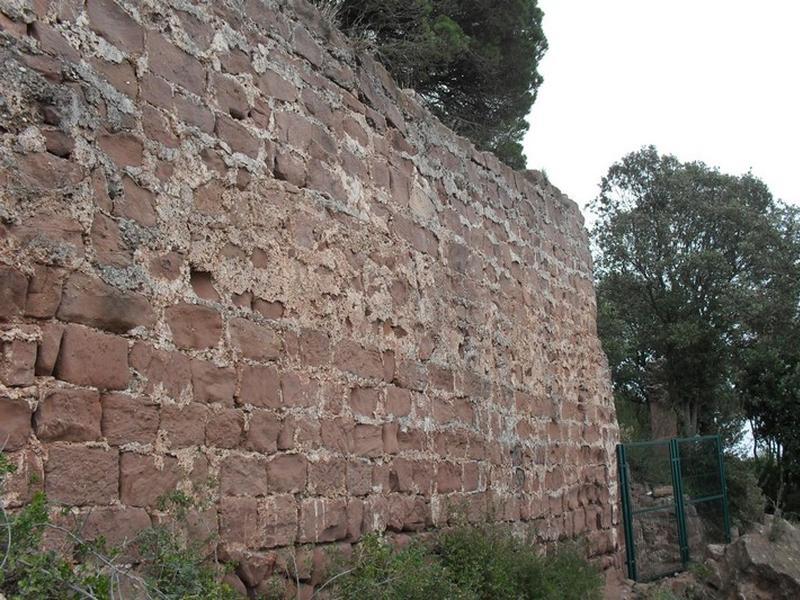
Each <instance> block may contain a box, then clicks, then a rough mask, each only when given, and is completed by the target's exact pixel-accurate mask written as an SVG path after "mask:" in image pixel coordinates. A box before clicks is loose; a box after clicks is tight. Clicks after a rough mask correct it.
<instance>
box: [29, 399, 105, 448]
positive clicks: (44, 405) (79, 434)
mask: <svg viewBox="0 0 800 600" xmlns="http://www.w3.org/2000/svg"><path fill="white" fill-rule="evenodd" d="M101 416H102V410H101V408H100V394H99V393H98V392H97V391H95V390H85V389H56V390H52V391H50V392H48V393H47V394H46V395H45V396H44V398H42V400H41V401H40V402H39V407H38V409H37V410H36V414H35V416H34V420H35V422H36V436H37V437H38V438H39V439H40V440H42V441H46V442H92V441H96V440H99V439H100V437H101V432H100V420H101Z"/></svg>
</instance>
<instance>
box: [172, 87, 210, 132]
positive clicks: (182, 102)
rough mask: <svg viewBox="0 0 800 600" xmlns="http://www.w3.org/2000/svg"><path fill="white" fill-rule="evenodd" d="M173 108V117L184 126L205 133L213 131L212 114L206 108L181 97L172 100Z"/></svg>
mask: <svg viewBox="0 0 800 600" xmlns="http://www.w3.org/2000/svg"><path fill="white" fill-rule="evenodd" d="M172 103H173V105H174V106H175V115H176V116H177V117H178V119H179V120H181V121H184V122H185V123H186V124H188V125H191V126H194V127H197V128H198V129H200V130H201V131H203V132H205V133H212V132H213V131H214V123H215V118H214V113H212V112H211V111H210V110H208V108H207V107H206V106H203V105H202V104H198V103H196V102H195V101H194V100H191V99H189V98H187V97H186V96H183V95H180V94H179V95H177V96H175V97H174V98H173V100H172Z"/></svg>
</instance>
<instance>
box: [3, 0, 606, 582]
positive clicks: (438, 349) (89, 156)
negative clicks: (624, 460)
mask: <svg viewBox="0 0 800 600" xmlns="http://www.w3.org/2000/svg"><path fill="white" fill-rule="evenodd" d="M0 29H1V30H2V32H1V33H0V127H2V129H1V130H0V132H1V133H0V136H1V137H2V144H0V163H1V164H2V168H0V198H1V199H2V202H0V361H2V363H1V364H0V441H3V442H4V448H5V452H6V453H8V455H9V457H10V459H11V461H12V462H13V463H15V464H17V465H18V466H19V467H20V468H19V470H18V473H17V474H16V475H14V476H12V477H11V478H10V479H9V480H8V481H7V485H6V499H5V500H6V503H7V505H8V506H9V507H12V508H13V507H15V506H19V505H21V504H22V503H24V502H26V501H27V500H29V499H30V497H31V494H32V493H33V492H34V491H35V490H37V489H42V490H44V491H46V492H47V494H48V495H49V497H50V498H51V500H52V501H54V502H55V503H57V504H63V505H66V506H69V507H73V509H74V511H75V512H76V513H77V514H78V515H80V514H84V513H85V514H86V515H88V516H89V520H90V521H91V526H90V530H91V531H92V532H94V533H97V534H104V535H106V536H107V537H108V538H109V539H124V535H123V533H124V532H125V531H136V530H137V529H139V528H141V527H145V526H147V524H149V523H150V522H157V520H158V518H159V515H160V512H159V509H158V500H159V498H160V497H162V496H163V495H164V494H167V493H169V492H171V491H173V490H175V489H180V490H182V491H184V492H186V493H188V494H191V495H195V496H197V497H198V498H202V499H203V500H204V501H206V503H207V505H208V508H207V509H204V510H199V509H198V510H197V511H196V513H197V514H195V515H194V519H193V522H195V523H202V524H203V527H202V528H201V529H202V530H203V531H204V532H206V533H212V534H216V535H218V536H219V551H220V552H219V555H220V556H221V557H222V558H224V559H229V560H232V561H234V562H235V563H236V564H237V565H238V567H237V571H236V574H235V577H236V578H237V579H236V580H235V581H236V583H237V585H240V586H246V587H247V588H248V589H250V590H255V591H258V590H263V589H265V588H264V586H266V585H267V584H266V580H267V579H268V578H269V576H270V575H271V574H272V572H273V570H274V571H275V572H276V573H278V574H280V568H279V565H280V564H281V559H280V556H282V555H281V554H280V552H284V550H281V549H282V548H289V547H293V548H296V551H297V552H298V553H299V554H302V555H303V556H308V557H318V554H317V553H318V552H321V551H322V550H320V548H322V549H324V548H327V547H328V546H330V545H334V546H336V547H337V548H339V549H341V550H342V551H346V550H347V548H349V547H350V545H351V544H353V543H356V542H357V541H358V540H359V539H360V538H361V537H362V536H363V535H364V534H365V533H367V532H370V531H378V532H386V533H387V535H390V536H395V537H398V536H399V537H402V536H406V535H410V534H414V533H417V532H422V531H425V530H428V529H430V528H433V527H441V526H446V525H447V524H448V523H451V522H453V520H454V519H457V518H463V517H464V516H466V518H468V519H472V520H475V521H478V520H482V519H486V518H492V519H495V520H498V521H507V522H511V523H515V524H517V525H518V526H520V527H523V526H530V527H532V528H534V529H535V531H536V532H537V535H538V537H539V539H540V540H541V541H542V543H553V542H555V541H557V540H559V539H563V538H570V537H581V538H585V539H586V540H587V550H588V552H589V553H590V555H591V556H593V557H595V559H596V560H597V561H598V562H600V563H601V564H603V565H604V566H610V565H612V564H613V563H614V562H615V561H617V560H618V548H617V544H618V541H617V533H616V526H617V518H616V509H615V508H614V504H615V498H616V485H615V483H614V472H615V471H614V464H613V461H614V453H613V450H614V445H615V443H616V441H617V438H618V430H617V425H616V420H615V415H614V411H613V402H612V397H611V389H610V384H609V378H608V372H607V366H606V362H605V358H604V356H603V354H602V351H601V349H600V345H599V341H598V339H597V335H596V331H595V310H596V307H595V296H594V289H593V285H592V276H591V257H590V254H589V248H588V240H587V234H586V231H585V229H584V227H583V221H582V218H581V216H580V212H579V210H578V209H577V207H576V205H575V204H574V203H573V202H572V201H570V200H569V199H567V198H566V197H565V196H563V195H562V194H561V193H560V192H559V191H558V190H557V189H556V188H554V187H553V186H551V185H550V184H549V183H548V181H547V180H546V178H545V177H544V176H543V175H542V174H540V173H536V172H514V171H512V170H510V169H509V168H508V167H506V166H504V165H502V164H501V163H500V162H498V160H497V159H496V158H495V157H494V156H493V155H491V154H488V153H483V152H479V151H477V150H475V148H474V147H473V146H472V145H471V144H470V143H469V142H468V141H466V140H464V139H462V138H460V137H458V136H457V135H455V134H454V133H453V132H451V131H449V130H448V129H446V128H445V127H444V126H443V125H442V124H441V123H439V122H438V121H437V120H436V119H435V118H434V117H432V116H431V115H430V113H428V112H427V111H426V110H425V109H423V108H422V107H421V104H420V102H419V100H418V99H417V98H416V96H415V95H414V93H413V92H411V91H407V90H400V89H398V87H397V86H396V85H395V84H394V82H393V81H392V80H391V78H390V77H389V75H388V74H387V73H386V71H385V70H384V69H383V68H382V67H381V66H380V65H378V64H377V63H376V62H375V61H374V60H373V59H371V58H370V57H369V56H367V55H365V54H364V53H357V52H355V51H354V50H353V48H352V47H351V45H350V44H349V43H348V41H347V40H346V39H345V38H344V37H343V36H342V35H341V34H340V33H339V32H338V31H336V30H335V29H333V28H332V27H331V26H330V25H329V24H328V23H326V22H325V21H324V20H323V18H322V17H321V16H320V13H318V12H317V11H316V10H315V9H314V8H313V7H312V6H310V5H308V4H307V3H305V2H303V1H302V0H286V1H283V2H277V1H275V2H262V1H260V0H246V1H237V2H234V1H232V0H231V1H225V2H210V1H206V2H191V3H189V2H181V1H174V2H167V1H165V0H151V1H149V2H134V1H125V0H120V1H119V2H115V1H113V0H86V2H83V1H82V0H61V1H55V0H0ZM87 524H88V521H87ZM87 526H88V525H87ZM121 532H123V533H121ZM195 533H196V532H195ZM314 548H317V549H316V550H315V549H314ZM322 562H324V561H320V560H313V561H311V563H313V564H314V565H318V564H320V563H322ZM311 563H310V564H311ZM276 565H277V566H276ZM301 575H302V576H301V577H300V581H301V582H302V583H301V585H302V587H303V590H305V591H304V592H303V593H307V592H308V590H309V589H311V586H312V585H313V584H315V583H318V582H319V578H320V577H321V574H320V572H317V571H315V568H312V567H309V568H308V569H304V570H303V573H302V574H301ZM232 577H234V576H233V575H232ZM293 581H295V579H294V578H293ZM290 583H291V582H290ZM292 585H293V584H292Z"/></svg>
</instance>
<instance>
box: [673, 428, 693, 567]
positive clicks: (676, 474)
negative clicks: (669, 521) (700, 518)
mask: <svg viewBox="0 0 800 600" xmlns="http://www.w3.org/2000/svg"><path fill="white" fill-rule="evenodd" d="M669 456H670V459H671V463H672V493H673V496H674V499H675V517H676V518H677V520H678V543H679V544H680V552H681V562H682V563H683V568H684V569H685V568H686V565H687V564H689V535H688V532H687V530H686V507H685V506H684V501H683V478H682V476H681V453H680V448H679V447H678V440H677V439H671V440H670V441H669Z"/></svg>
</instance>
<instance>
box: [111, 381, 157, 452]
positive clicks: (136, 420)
mask: <svg viewBox="0 0 800 600" xmlns="http://www.w3.org/2000/svg"><path fill="white" fill-rule="evenodd" d="M100 404H101V407H102V411H103V415H102V419H101V429H102V433H103V436H104V437H105V438H106V441H107V442H108V443H109V444H111V445H112V446H123V445H125V444H152V443H153V442H155V439H156V433H158V421H159V417H158V407H157V406H156V405H155V404H153V403H152V402H151V401H149V400H148V399H146V398H140V397H136V396H129V395H127V394H121V393H112V394H104V395H103V397H102V398H101V400H100Z"/></svg>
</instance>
